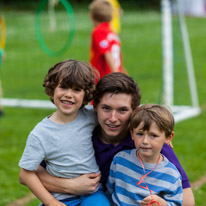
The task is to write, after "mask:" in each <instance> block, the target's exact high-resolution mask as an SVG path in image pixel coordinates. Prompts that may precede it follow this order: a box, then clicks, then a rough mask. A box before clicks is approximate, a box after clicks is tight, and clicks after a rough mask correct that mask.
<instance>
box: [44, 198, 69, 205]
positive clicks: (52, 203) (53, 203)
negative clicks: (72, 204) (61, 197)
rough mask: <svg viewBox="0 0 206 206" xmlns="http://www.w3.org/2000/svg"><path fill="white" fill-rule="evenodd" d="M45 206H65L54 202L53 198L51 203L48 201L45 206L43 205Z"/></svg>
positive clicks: (56, 201)
mask: <svg viewBox="0 0 206 206" xmlns="http://www.w3.org/2000/svg"><path fill="white" fill-rule="evenodd" d="M45 205H46V206H66V205H65V204H64V203H63V202H59V201H58V200H56V199H55V198H54V199H52V200H51V201H49V202H48V203H47V204H45Z"/></svg>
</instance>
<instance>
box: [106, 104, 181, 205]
mask: <svg viewBox="0 0 206 206" xmlns="http://www.w3.org/2000/svg"><path fill="white" fill-rule="evenodd" d="M173 130H174V118H173V116H172V114H171V113H170V112H169V111H168V110H167V109H166V108H165V107H163V106H159V105H153V104H151V105H150V104H148V105H143V106H141V107H139V108H137V109H136V110H134V111H133V113H132V115H131V119H130V131H131V136H132V139H133V141H134V143H135V147H136V149H133V150H125V151H122V152H119V153H118V154H117V155H116V156H115V157H114V159H113V162H112V164H111V167H110V176H109V179H108V184H107V186H108V191H109V194H110V195H111V196H112V200H113V202H114V205H119V206H123V205H144V206H148V205H150V204H152V203H156V204H155V205H159V206H169V205H171V206H172V205H176V206H177V205H178V206H181V205H182V202H183V194H182V183H181V176H180V174H179V172H178V170H177V168H176V167H175V166H174V165H173V164H172V163H171V162H169V161H168V159H167V158H166V157H165V156H164V155H162V154H160V151H161V149H162V147H163V145H164V143H166V144H168V143H170V142H171V140H172V139H173V136H174V131H173ZM152 205H153V204H152Z"/></svg>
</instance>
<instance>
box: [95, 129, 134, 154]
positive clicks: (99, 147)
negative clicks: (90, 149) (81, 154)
mask: <svg viewBox="0 0 206 206" xmlns="http://www.w3.org/2000/svg"><path fill="white" fill-rule="evenodd" d="M99 131H100V126H97V127H96V128H95V129H94V131H93V137H92V140H93V143H94V147H95V150H96V151H98V152H102V151H104V150H106V149H108V148H111V147H114V145H113V144H105V143H104V142H102V141H101V140H100V138H99V135H98V134H99ZM124 146H126V147H127V148H128V147H129V148H131V149H133V148H134V142H133V140H132V138H131V134H130V132H128V135H127V137H126V139H125V140H124V141H123V142H121V143H120V144H118V145H116V146H115V147H121V148H124Z"/></svg>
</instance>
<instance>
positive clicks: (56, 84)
mask: <svg viewBox="0 0 206 206" xmlns="http://www.w3.org/2000/svg"><path fill="white" fill-rule="evenodd" d="M44 87H45V92H46V94H47V95H48V96H49V97H50V99H51V101H52V102H53V103H54V104H55V105H56V107H57V110H56V111H55V112H54V113H53V114H51V115H50V116H48V117H46V118H44V119H43V120H42V121H41V122H39V123H38V124H37V125H36V127H35V128H34V129H33V130H32V131H31V132H30V134H29V137H28V139H27V143H26V147H25V150H24V153H23V155H22V157H21V160H20V162H19V166H20V167H21V171H20V179H22V180H23V182H24V183H25V184H26V185H27V186H28V187H29V188H30V190H31V191H32V192H33V193H34V194H35V195H36V196H37V197H38V198H39V199H40V200H41V201H42V202H43V203H44V205H52V206H53V205H56V206H65V205H71V204H72V205H79V204H82V203H83V202H84V201H85V202H87V204H90V205H91V203H89V202H88V200H87V198H88V197H89V198H90V199H91V200H93V201H94V202H96V201H98V202H101V205H104V206H105V205H109V202H108V200H107V198H106V196H105V194H104V193H103V192H102V191H101V189H100V187H98V189H97V190H96V191H95V192H94V193H93V194H91V195H88V196H80V197H79V196H74V195H71V194H62V193H52V194H51V193H49V192H48V191H47V189H46V188H45V187H44V186H43V184H42V183H41V181H40V180H39V178H38V176H37V175H36V174H35V171H36V170H37V168H38V166H39V164H40V163H41V161H42V159H44V160H45V161H46V163H47V167H46V169H47V171H48V172H49V174H51V175H53V176H57V177H62V178H75V177H78V176H79V175H82V174H88V173H100V171H99V168H98V166H97V163H96V160H95V156H94V149H93V144H92V140H91V137H92V131H93V129H94V128H95V126H96V125H97V119H96V114H95V112H94V111H93V110H92V109H89V108H85V107H84V105H86V104H87V103H88V102H90V101H91V100H92V97H93V93H94V90H95V77H94V72H93V69H92V68H91V67H90V66H89V65H88V64H87V63H85V62H81V61H75V60H66V61H63V62H60V63H57V64H56V65H55V66H53V67H52V68H51V69H50V70H49V71H48V74H47V75H46V77H45V79H44ZM97 197H98V200H96V199H95V198H97ZM84 205H86V204H84Z"/></svg>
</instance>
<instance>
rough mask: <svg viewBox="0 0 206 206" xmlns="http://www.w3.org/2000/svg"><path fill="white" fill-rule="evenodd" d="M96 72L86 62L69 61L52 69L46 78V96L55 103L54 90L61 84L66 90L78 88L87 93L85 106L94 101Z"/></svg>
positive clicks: (60, 63) (84, 101) (44, 84)
mask: <svg viewBox="0 0 206 206" xmlns="http://www.w3.org/2000/svg"><path fill="white" fill-rule="evenodd" d="M95 73H96V71H95V70H94V69H93V68H92V67H91V66H90V65H89V64H88V63H86V62H83V61H78V60H72V59H68V60H65V61H61V62H59V63H57V64H55V65H54V66H53V67H51V68H50V69H49V71H48V73H47V75H46V76H45V78H44V83H43V86H44V87H45V92H46V94H47V95H48V96H49V97H50V100H51V101H52V102H53V103H54V101H53V96H54V90H55V88H56V87H57V86H58V85H59V84H60V85H61V87H64V88H78V89H83V90H84V91H85V95H84V100H83V105H82V107H83V106H85V105H86V104H88V103H89V102H90V101H91V100H92V99H93V94H94V91H95Z"/></svg>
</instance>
